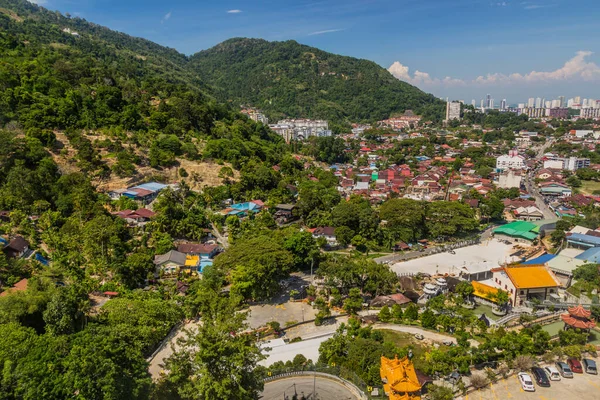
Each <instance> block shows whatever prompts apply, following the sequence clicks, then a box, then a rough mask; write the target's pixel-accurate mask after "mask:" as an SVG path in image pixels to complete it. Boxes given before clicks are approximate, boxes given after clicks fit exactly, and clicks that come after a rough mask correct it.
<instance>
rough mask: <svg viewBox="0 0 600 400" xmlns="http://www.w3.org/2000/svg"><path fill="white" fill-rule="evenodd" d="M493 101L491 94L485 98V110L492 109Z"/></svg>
mask: <svg viewBox="0 0 600 400" xmlns="http://www.w3.org/2000/svg"><path fill="white" fill-rule="evenodd" d="M491 99H492V95H490V94H489V93H488V94H487V95H486V96H485V108H492V107H490V105H491V102H490V101H491Z"/></svg>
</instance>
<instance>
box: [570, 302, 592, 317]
mask: <svg viewBox="0 0 600 400" xmlns="http://www.w3.org/2000/svg"><path fill="white" fill-rule="evenodd" d="M569 314H570V315H572V316H574V317H579V318H589V317H591V315H592V312H591V311H590V310H586V309H585V308H583V306H582V305H581V304H579V305H577V306H575V307H569Z"/></svg>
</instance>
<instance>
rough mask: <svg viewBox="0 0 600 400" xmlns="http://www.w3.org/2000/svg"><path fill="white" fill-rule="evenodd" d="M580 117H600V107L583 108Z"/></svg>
mask: <svg viewBox="0 0 600 400" xmlns="http://www.w3.org/2000/svg"><path fill="white" fill-rule="evenodd" d="M579 117H580V118H593V119H598V118H600V108H589V107H588V108H582V109H581V110H580V111H579Z"/></svg>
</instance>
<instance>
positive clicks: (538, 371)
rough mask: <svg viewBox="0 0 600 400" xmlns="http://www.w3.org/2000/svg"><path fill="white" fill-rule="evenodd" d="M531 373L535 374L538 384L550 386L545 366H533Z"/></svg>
mask: <svg viewBox="0 0 600 400" xmlns="http://www.w3.org/2000/svg"><path fill="white" fill-rule="evenodd" d="M531 373H532V374H533V377H534V378H535V383H537V384H538V386H542V387H550V380H549V379H548V375H546V371H544V369H543V368H540V367H533V368H531Z"/></svg>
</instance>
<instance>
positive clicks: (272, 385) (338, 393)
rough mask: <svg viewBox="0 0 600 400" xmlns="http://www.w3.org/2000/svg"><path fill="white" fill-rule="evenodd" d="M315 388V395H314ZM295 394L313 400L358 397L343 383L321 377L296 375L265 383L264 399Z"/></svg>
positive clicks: (347, 399)
mask: <svg viewBox="0 0 600 400" xmlns="http://www.w3.org/2000/svg"><path fill="white" fill-rule="evenodd" d="M313 390H314V392H315V397H313V396H312V395H313ZM294 394H297V395H298V398H302V396H305V397H306V398H307V399H311V400H313V399H314V400H317V399H320V400H354V399H358V397H356V395H354V394H353V393H352V392H351V391H350V390H348V389H347V388H346V387H345V386H343V385H342V384H340V383H338V382H336V381H334V380H332V379H324V378H320V377H316V378H314V377H310V376H294V377H289V378H285V379H278V380H276V381H273V382H267V383H265V389H264V391H263V393H262V399H263V400H282V399H283V400H291V399H292V396H294Z"/></svg>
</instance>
